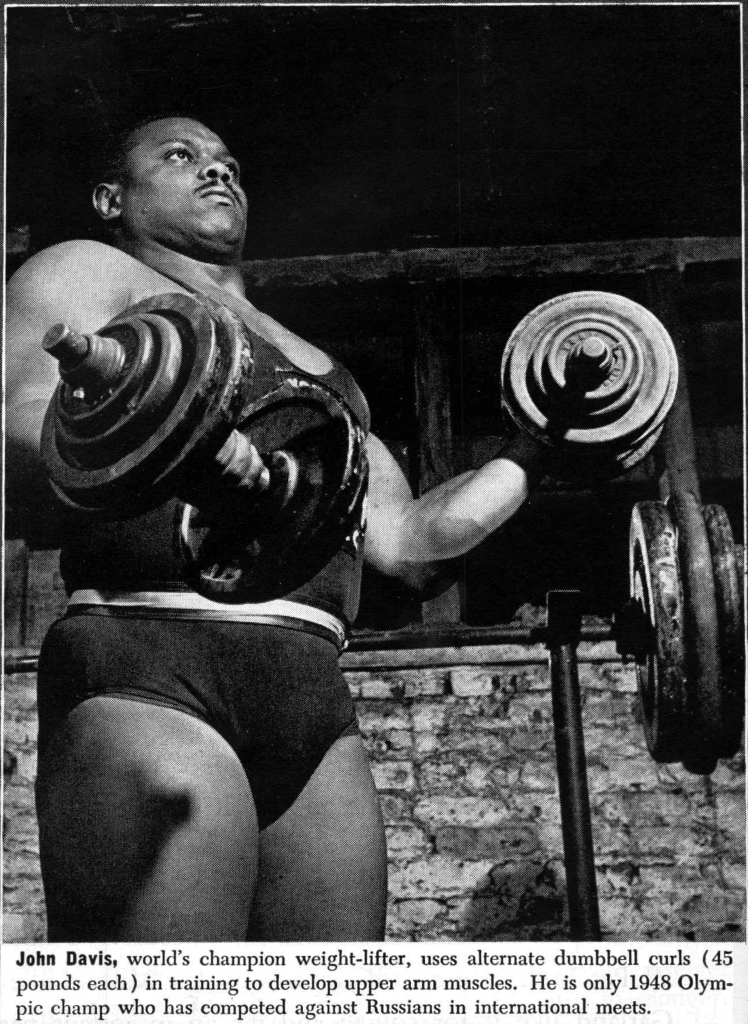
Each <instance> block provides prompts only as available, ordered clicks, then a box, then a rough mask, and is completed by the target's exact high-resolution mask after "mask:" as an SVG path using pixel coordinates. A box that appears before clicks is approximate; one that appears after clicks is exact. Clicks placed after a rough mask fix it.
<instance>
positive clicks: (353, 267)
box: [242, 238, 741, 289]
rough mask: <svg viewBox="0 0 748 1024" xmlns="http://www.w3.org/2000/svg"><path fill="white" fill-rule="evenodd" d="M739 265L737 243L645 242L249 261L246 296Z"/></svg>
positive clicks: (717, 240) (244, 266)
mask: <svg viewBox="0 0 748 1024" xmlns="http://www.w3.org/2000/svg"><path fill="white" fill-rule="evenodd" d="M740 258H741V245H740V239H739V238H642V239H624V240H621V241H617V242H579V243H573V244H556V245H521V246H518V245H510V246H503V247H501V248H466V249H410V250H405V251H391V252H363V253H349V254H346V255H340V256H297V257H291V258H288V259H268V260H249V261H247V262H245V263H243V264H242V274H243V276H244V281H245V284H246V285H247V287H248V288H251V289H262V288H310V287H319V286H322V285H333V286H339V285H348V284H353V283H364V282H367V281H447V280H454V279H456V278H463V279H467V278H491V277H548V276H552V275H554V274H603V275H604V274H638V273H643V272H644V271H646V270H650V269H653V268H657V267H669V268H672V267H677V268H679V269H682V268H683V267H684V266H686V265H688V264H691V263H714V262H722V261H728V260H739V259H740Z"/></svg>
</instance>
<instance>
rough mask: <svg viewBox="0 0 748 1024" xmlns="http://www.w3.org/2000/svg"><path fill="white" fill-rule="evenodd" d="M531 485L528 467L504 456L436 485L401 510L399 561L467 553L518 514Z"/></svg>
mask: <svg viewBox="0 0 748 1024" xmlns="http://www.w3.org/2000/svg"><path fill="white" fill-rule="evenodd" d="M529 489H530V481H529V477H528V474H527V472H526V470H525V469H524V468H523V467H521V466H519V465H517V463H515V462H514V461H511V460H509V459H505V458H499V459H494V460H492V461H491V462H489V463H488V464H487V465H486V466H483V467H482V469H479V470H474V471H471V472H469V473H463V474H461V475H460V476H458V477H455V478H454V479H452V480H449V481H448V482H447V483H445V484H441V485H440V486H438V487H435V488H434V489H433V490H431V491H428V492H427V493H426V494H424V495H423V496H422V497H420V498H418V499H417V500H415V501H413V502H412V504H411V505H409V506H408V507H407V508H406V509H405V510H403V513H402V518H401V522H400V529H399V531H398V532H399V540H398V561H400V562H405V563H408V562H410V563H424V562H427V563H428V562H439V561H446V560H449V559H453V558H457V557H459V556H460V555H464V554H466V553H467V552H468V551H471V550H472V549H473V548H474V547H476V546H477V545H478V544H480V543H481V541H483V540H485V539H486V537H488V536H490V534H492V533H494V532H495V531H496V530H497V529H499V527H500V526H502V525H503V524H504V523H505V522H506V521H507V520H508V519H509V518H511V516H513V515H514V513H515V512H516V511H517V509H519V508H520V506H521V505H522V503H523V502H524V501H525V499H526V498H527V495H528V493H529Z"/></svg>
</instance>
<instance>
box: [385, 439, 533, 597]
mask: <svg viewBox="0 0 748 1024" xmlns="http://www.w3.org/2000/svg"><path fill="white" fill-rule="evenodd" d="M546 464H547V452H546V449H544V448H543V447H542V446H541V445H539V444H536V443H535V442H534V441H532V440H531V439H530V438H528V437H525V436H520V437H518V438H517V439H516V440H515V441H513V442H512V444H511V445H509V446H508V447H507V448H505V449H504V450H503V451H502V452H501V453H500V454H499V456H498V457H497V458H495V459H493V460H492V461H491V462H489V463H488V464H487V465H485V466H483V467H482V468H481V469H479V470H474V471H471V472H469V473H463V474H461V475H460V476H458V477H455V478H454V479H452V480H449V481H447V482H446V483H444V484H441V485H440V486H438V487H435V488H434V489H433V490H431V491H428V492H427V493H426V494H424V495H422V496H421V497H420V498H418V499H415V500H414V499H413V498H412V497H407V496H405V495H403V494H402V492H401V493H399V494H398V495H397V496H394V495H393V496H391V498H390V500H389V501H388V500H386V499H385V500H384V501H380V502H375V504H374V508H373V516H372V518H373V521H372V523H371V525H372V527H373V529H372V531H371V533H372V535H373V536H372V540H373V541H374V543H373V544H372V546H371V548H369V541H368V540H367V554H368V556H369V561H370V562H372V564H374V565H375V567H377V568H378V569H379V570H380V571H382V572H385V573H386V574H388V575H391V576H396V577H398V578H400V579H401V580H402V581H403V582H405V583H406V584H407V585H408V586H409V587H411V588H413V589H417V590H424V589H426V588H428V589H432V588H433V587H434V585H437V586H438V585H439V584H440V583H445V582H446V583H447V584H448V582H449V580H450V578H451V577H452V576H453V575H454V573H453V570H454V569H455V567H456V566H455V560H456V559H458V558H459V557H460V556H461V555H464V554H465V553H466V552H468V551H470V550H471V549H472V548H474V547H476V546H477V545H478V544H480V543H481V541H483V540H485V539H486V537H488V536H489V535H490V534H491V533H493V532H495V531H496V530H497V529H499V527H501V526H502V525H503V524H504V523H505V522H506V521H507V520H508V519H509V518H510V517H511V516H512V515H514V513H515V512H516V511H517V510H518V509H519V508H520V506H521V505H522V503H523V502H524V501H525V499H526V498H527V496H528V494H529V493H530V491H531V490H532V489H533V488H534V487H535V486H536V485H537V483H538V482H539V481H540V479H542V477H543V476H544V475H545V469H546Z"/></svg>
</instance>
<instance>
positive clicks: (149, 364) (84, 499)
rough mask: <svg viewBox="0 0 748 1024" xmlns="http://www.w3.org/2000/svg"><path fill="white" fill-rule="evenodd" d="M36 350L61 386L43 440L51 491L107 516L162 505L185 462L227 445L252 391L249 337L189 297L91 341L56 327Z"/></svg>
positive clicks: (166, 302)
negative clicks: (54, 363) (49, 359)
mask: <svg viewBox="0 0 748 1024" xmlns="http://www.w3.org/2000/svg"><path fill="white" fill-rule="evenodd" d="M45 348H46V349H47V351H48V352H49V353H50V355H53V356H54V357H55V358H57V359H58V362H59V366H60V376H61V378H62V380H61V383H60V384H59V386H58V387H57V389H56V391H55V393H54V396H53V398H52V401H51V402H50V405H49V408H48V410H47V415H46V418H45V421H44V427H43V432H42V456H43V458H44V461H45V463H46V466H47V470H48V472H49V475H50V479H51V481H52V485H53V487H54V488H55V489H56V491H57V492H58V494H59V495H60V496H61V497H62V498H63V500H64V501H66V502H67V503H68V504H70V505H73V506H74V507H76V508H79V509H83V510H87V511H94V512H99V513H111V514H112V515H115V516H121V515H123V514H128V513H129V514H132V513H134V512H137V511H145V510H146V509H149V508H154V507H155V506H156V505H158V504H160V503H161V502H162V501H163V500H164V499H165V497H170V496H172V495H173V493H174V492H175V490H176V488H177V487H178V484H179V478H180V474H181V470H182V468H183V467H184V465H185V460H186V459H188V457H189V456H190V455H191V454H192V453H194V452H199V451H200V449H201V448H202V447H204V446H205V445H206V444H208V445H212V446H213V447H215V446H217V447H220V446H221V444H223V442H224V441H225V440H226V438H227V437H228V435H229V433H230V432H231V429H232V427H233V424H234V422H235V420H236V418H237V416H238V415H239V412H240V410H241V408H242V406H243V404H244V401H245V397H246V395H245V392H246V390H247V387H248V385H249V382H250V380H251V371H252V360H253V354H252V343H251V340H250V338H249V336H248V334H247V333H246V332H245V331H244V329H243V328H242V326H241V325H240V324H239V323H238V321H237V320H236V318H235V317H233V316H232V315H231V314H230V313H229V312H228V311H227V310H224V309H223V308H222V307H220V306H218V305H217V304H215V303H210V302H209V301H207V300H206V301H200V302H198V301H197V300H196V299H193V298H192V297H191V296H189V295H182V294H172V295H161V296H158V297H156V298H153V299H147V300H146V301H145V302H141V303H138V304H137V305H136V306H133V307H132V308H131V309H129V310H127V311H126V312H125V313H123V314H122V316H120V317H118V318H117V319H115V320H113V321H111V323H109V324H107V325H106V326H105V327H104V328H102V329H101V330H100V331H99V332H98V334H95V335H88V336H86V335H77V334H75V332H72V331H70V330H68V329H66V328H64V327H63V325H60V327H58V328H55V329H53V331H50V332H49V334H48V335H47V337H46V339H45ZM216 450H217V449H216Z"/></svg>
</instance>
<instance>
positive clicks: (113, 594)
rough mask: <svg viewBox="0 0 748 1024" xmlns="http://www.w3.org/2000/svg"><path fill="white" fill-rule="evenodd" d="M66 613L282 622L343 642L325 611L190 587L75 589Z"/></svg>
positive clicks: (342, 630)
mask: <svg viewBox="0 0 748 1024" xmlns="http://www.w3.org/2000/svg"><path fill="white" fill-rule="evenodd" d="M68 615H114V616H122V617H124V618H139V619H140V618H144V619H173V620H178V619H181V620H192V621H200V622H211V621H213V622H249V623H257V624H259V625H263V626H282V627H284V628H285V629H295V630H299V631H300V632H303V633H312V634H313V635H315V636H321V637H323V638H324V639H326V640H330V641H331V642H332V643H333V644H334V645H335V646H336V647H337V649H338V650H339V651H342V650H343V648H344V647H345V646H346V631H345V626H344V625H343V623H342V622H341V621H340V619H338V618H336V617H335V616H334V615H331V614H330V613H329V612H325V611H323V610H322V609H321V608H313V607H312V606H311V605H308V604H300V603H298V602H297V601H286V600H285V599H283V598H278V599H276V600H275V601H264V602H262V603H261V604H222V603H221V602H220V601H211V600H210V599H209V598H207V597H203V596H202V594H198V593H196V592H195V591H193V590H185V591H182V590H179V591H168V590H74V591H73V593H72V594H71V595H70V598H69V601H68Z"/></svg>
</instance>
